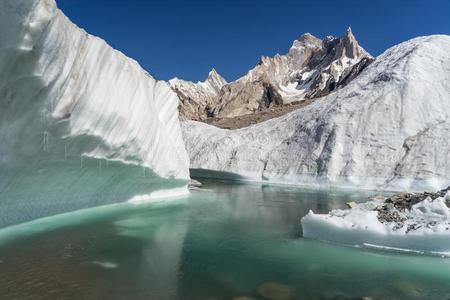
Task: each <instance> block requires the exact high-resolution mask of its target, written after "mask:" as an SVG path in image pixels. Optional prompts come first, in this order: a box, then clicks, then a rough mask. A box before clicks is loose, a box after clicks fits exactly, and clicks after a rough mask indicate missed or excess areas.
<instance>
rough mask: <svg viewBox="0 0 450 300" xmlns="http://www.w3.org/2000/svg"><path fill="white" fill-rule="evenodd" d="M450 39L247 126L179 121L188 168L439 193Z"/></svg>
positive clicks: (399, 51) (397, 51) (406, 51)
mask: <svg viewBox="0 0 450 300" xmlns="http://www.w3.org/2000/svg"><path fill="white" fill-rule="evenodd" d="M449 116H450V37H449V36H443V35H436V36H427V37H420V38H416V39H413V40H410V41H407V42H404V43H402V44H400V45H397V46H395V47H392V48H390V49H389V50H387V51H386V52H385V53H383V54H382V55H380V56H379V57H378V58H377V59H376V60H375V61H374V62H373V63H372V64H370V65H369V66H368V67H367V68H366V69H365V70H364V71H363V72H362V73H361V74H360V75H359V76H358V77H357V78H356V79H355V80H353V81H352V82H351V83H350V84H348V85H347V86H346V87H345V88H343V89H341V90H338V91H337V92H335V93H333V94H330V95H328V96H326V97H323V98H320V99H318V100H316V101H315V102H313V103H312V104H310V105H309V106H306V107H304V108H302V109H299V110H297V111H294V112H292V113H290V114H287V115H284V116H282V117H280V118H276V119H272V120H269V121H266V122H264V123H260V124H257V125H254V126H251V127H248V128H243V129H239V130H234V131H230V130H222V129H218V128H215V127H212V126H208V125H206V124H202V123H198V122H185V123H184V124H183V134H184V136H185V142H186V143H187V148H188V152H189V154H190V158H191V167H192V168H199V169H210V170H217V171H225V172H232V173H236V174H240V175H242V176H245V177H247V178H249V179H254V180H270V181H279V182H291V183H297V184H322V185H331V186H338V187H345V186H350V187H359V188H389V189H409V188H413V189H432V190H435V189H438V188H442V187H444V186H447V185H449V183H450V144H449V143H450V139H449V137H450V122H449V120H448V118H449Z"/></svg>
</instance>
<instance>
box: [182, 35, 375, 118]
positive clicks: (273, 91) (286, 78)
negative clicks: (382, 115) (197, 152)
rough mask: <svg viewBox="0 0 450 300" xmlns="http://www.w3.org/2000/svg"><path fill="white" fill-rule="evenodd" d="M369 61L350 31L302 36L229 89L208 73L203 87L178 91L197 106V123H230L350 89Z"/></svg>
mask: <svg viewBox="0 0 450 300" xmlns="http://www.w3.org/2000/svg"><path fill="white" fill-rule="evenodd" d="M371 61H372V57H371V56H370V55H369V54H368V53H367V52H366V51H365V50H364V49H363V48H362V47H360V46H359V44H358V42H357V40H356V38H355V36H354V35H353V32H352V30H351V28H349V29H347V31H346V33H345V34H344V35H343V36H342V37H340V38H336V37H333V36H328V37H326V38H325V39H323V40H321V39H319V38H317V37H315V36H313V35H312V34H310V33H305V34H303V35H301V36H300V37H299V38H298V39H296V40H295V41H294V42H293V44H292V47H291V48H290V49H289V52H288V53H287V54H286V55H279V54H277V55H275V56H273V57H267V56H263V57H261V60H260V61H259V63H258V64H257V65H256V66H255V67H254V68H253V69H251V70H250V71H249V72H248V73H247V74H246V75H245V76H243V77H241V78H239V79H238V80H236V81H234V82H231V83H227V82H226V81H225V79H224V78H223V77H222V76H220V75H219V74H218V73H217V71H216V70H215V69H212V70H211V72H209V75H208V78H207V80H206V81H205V82H200V83H198V84H197V86H191V85H189V86H188V85H187V84H185V88H184V91H182V92H180V90H181V89H180V88H177V90H178V92H179V96H180V97H181V98H182V102H183V103H189V105H194V104H195V105H196V106H197V108H196V109H195V111H194V110H191V111H192V112H194V113H195V112H201V113H202V115H201V116H200V117H198V118H197V119H201V118H202V117H203V116H205V115H208V116H210V115H211V114H212V115H213V116H214V117H221V118H232V117H237V116H241V115H245V114H252V113H255V112H258V111H263V110H266V109H268V108H270V107H273V106H275V105H284V104H288V103H291V102H298V101H304V100H307V99H314V98H318V97H322V96H325V95H327V94H329V93H331V92H333V91H335V90H337V89H339V88H341V87H343V86H345V85H346V84H348V83H349V82H350V81H351V80H353V78H355V77H356V76H358V74H359V73H360V72H362V70H363V69H364V68H365V67H366V66H367V65H368V64H370V63H371ZM205 95H206V96H205ZM204 99H208V101H204ZM197 104H198V105H197ZM206 104H207V106H204V107H203V108H202V105H206ZM194 117H195V115H194ZM187 118H191V116H187Z"/></svg>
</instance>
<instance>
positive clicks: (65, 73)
mask: <svg viewBox="0 0 450 300" xmlns="http://www.w3.org/2000/svg"><path fill="white" fill-rule="evenodd" d="M177 106H178V98H177V96H176V95H175V93H174V92H173V91H172V90H171V88H170V87H169V85H168V84H167V83H165V82H161V81H156V80H155V79H153V78H152V77H151V76H150V75H149V74H148V73H147V72H145V71H144V70H143V69H142V68H141V67H140V66H139V65H138V63H137V62H136V61H134V60H132V59H130V58H127V57H126V56H125V55H123V54H122V53H120V52H118V51H116V50H114V49H112V48H111V47H110V46H108V45H107V44H106V42H105V41H103V40H101V39H99V38H97V37H94V36H91V35H89V34H87V33H86V32H85V31H84V30H82V29H80V28H78V27H77V26H76V25H74V24H73V23H71V22H70V20H69V19H68V18H67V17H66V16H65V15H64V14H63V13H62V12H61V11H60V10H59V9H58V8H57V6H56V3H55V1H54V0H2V1H1V2H0V107H1V109H0V210H1V212H2V213H1V216H0V227H1V226H5V225H8V224H14V223H18V222H22V221H27V220H30V219H34V218H36V217H41V216H46V215H50V214H55V213H60V212H65V211H69V210H74V209H79V208H86V207H91V206H95V205H100V204H106V203H112V202H117V201H126V200H128V199H132V198H133V197H134V196H136V195H143V194H150V193H152V192H155V191H157V190H160V189H164V190H167V189H170V188H177V189H179V188H180V187H183V186H186V184H187V180H188V178H189V171H188V165H189V161H188V156H187V153H186V150H185V147H184V144H183V140H182V136H181V130H180V125H179V121H178V113H177ZM177 193H179V191H178V190H177Z"/></svg>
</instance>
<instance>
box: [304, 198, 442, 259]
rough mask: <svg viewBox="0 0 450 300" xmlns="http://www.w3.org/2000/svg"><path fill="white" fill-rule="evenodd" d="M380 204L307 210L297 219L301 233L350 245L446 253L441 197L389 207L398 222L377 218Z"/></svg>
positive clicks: (313, 237)
mask: <svg viewBox="0 0 450 300" xmlns="http://www.w3.org/2000/svg"><path fill="white" fill-rule="evenodd" d="M381 204H382V203H380V202H379V201H370V202H367V203H363V204H358V205H357V206H356V207H355V208H353V209H346V210H333V211H331V212H330V213H329V214H326V215H321V214H315V213H314V212H312V211H310V212H309V214H307V215H306V216H305V217H303V218H302V220H301V223H302V228H303V236H304V237H306V238H312V239H317V240H322V241H329V242H335V243H340V244H347V245H352V246H366V247H370V248H382V249H394V250H403V251H416V252H429V253H440V254H444V253H450V209H449V208H448V207H447V205H446V199H445V198H437V199H435V200H434V201H433V200H431V198H428V199H426V200H424V201H422V202H420V203H417V204H415V205H413V206H412V208H411V210H406V211H400V210H397V209H395V208H393V209H392V212H394V211H395V212H397V213H398V214H399V216H400V217H401V218H404V219H405V221H404V222H402V224H401V226H399V224H397V223H395V222H380V221H379V220H378V218H377V215H378V212H377V211H375V210H374V208H376V207H377V206H379V205H381ZM412 225H414V227H412Z"/></svg>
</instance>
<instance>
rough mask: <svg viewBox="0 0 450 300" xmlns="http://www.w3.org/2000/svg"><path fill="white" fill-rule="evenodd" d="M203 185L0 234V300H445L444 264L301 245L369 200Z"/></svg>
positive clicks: (362, 195)
mask: <svg viewBox="0 0 450 300" xmlns="http://www.w3.org/2000/svg"><path fill="white" fill-rule="evenodd" d="M203 182H204V185H203V187H202V189H203V190H202V191H193V192H192V193H191V195H190V196H189V197H187V198H183V199H179V200H174V201H171V202H164V203H155V204H144V205H131V204H120V205H112V206H107V207H101V208H95V209H89V210H85V211H79V212H75V213H70V214H66V215H61V216H57V217H51V218H46V219H42V220H38V221H35V222H32V223H28V224H24V225H20V226H16V227H12V228H7V229H3V230H0V299H21V300H22V299H33V300H34V299H162V300H164V299H201V300H203V299H204V300H219V299H240V300H245V299H280V300H283V299H308V300H309V299H311V300H314V299H450V259H446V258H440V257H428V256H420V255H405V254H399V253H387V252H379V251H371V250H367V249H356V248H351V247H344V246H337V245H332V244H327V243H322V242H317V241H312V240H308V239H304V238H302V233H301V224H300V219H301V217H302V216H303V215H305V214H306V213H307V212H308V211H309V210H310V209H312V210H314V211H315V212H322V213H326V212H328V211H329V210H331V209H335V208H344V207H345V203H346V202H348V201H357V202H360V201H365V200H366V199H367V197H368V196H370V195H372V194H374V193H373V192H353V191H330V190H314V189H305V188H296V187H289V186H264V185H260V184H241V183H232V182H220V181H206V182H205V181H203ZM245 297H246V298H245ZM363 297H367V298H363Z"/></svg>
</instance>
